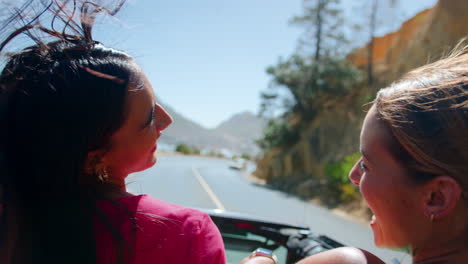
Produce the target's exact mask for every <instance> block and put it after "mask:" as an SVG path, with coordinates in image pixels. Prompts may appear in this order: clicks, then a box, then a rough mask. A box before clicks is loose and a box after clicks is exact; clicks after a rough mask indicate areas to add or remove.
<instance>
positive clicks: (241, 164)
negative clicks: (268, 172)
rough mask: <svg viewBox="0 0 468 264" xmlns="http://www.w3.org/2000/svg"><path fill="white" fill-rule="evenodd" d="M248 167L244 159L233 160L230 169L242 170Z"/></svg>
mask: <svg viewBox="0 0 468 264" xmlns="http://www.w3.org/2000/svg"><path fill="white" fill-rule="evenodd" d="M245 166H246V161H245V160H244V159H242V158H236V159H233V160H232V161H231V162H229V168H230V169H233V170H242V169H244V168H245Z"/></svg>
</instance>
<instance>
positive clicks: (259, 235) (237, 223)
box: [203, 210, 344, 264]
mask: <svg viewBox="0 0 468 264" xmlns="http://www.w3.org/2000/svg"><path fill="white" fill-rule="evenodd" d="M203 211H205V212H206V213H208V214H209V215H210V216H211V219H213V222H214V223H215V224H216V225H217V226H218V228H219V230H220V232H221V235H222V237H223V240H224V246H225V249H226V256H227V263H228V264H231V263H232V264H234V263H236V264H238V263H240V261H241V260H242V259H243V258H245V257H247V256H248V255H249V254H250V253H251V252H252V251H254V250H255V249H257V248H266V249H269V250H272V251H273V252H274V254H275V255H276V256H277V258H278V264H293V263H296V262H297V261H298V260H300V259H302V258H304V257H306V256H310V255H313V254H316V253H319V252H322V251H325V250H329V249H332V248H337V247H342V246H344V245H343V244H341V243H340V242H338V241H335V240H333V239H331V238H329V237H327V236H325V235H319V234H316V233H313V232H312V231H311V230H310V229H309V228H308V227H305V226H296V225H290V224H286V223H279V222H273V221H269V220H264V219H261V218H258V217H253V216H248V215H242V214H237V213H230V212H225V211H220V210H203Z"/></svg>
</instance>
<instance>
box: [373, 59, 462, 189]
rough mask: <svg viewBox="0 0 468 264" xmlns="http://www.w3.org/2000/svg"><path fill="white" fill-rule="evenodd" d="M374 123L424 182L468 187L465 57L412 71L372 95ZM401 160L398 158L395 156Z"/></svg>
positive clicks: (418, 178)
mask: <svg viewBox="0 0 468 264" xmlns="http://www.w3.org/2000/svg"><path fill="white" fill-rule="evenodd" d="M374 105H375V107H376V110H377V115H378V118H379V119H381V120H382V121H383V122H384V123H385V124H386V126H388V127H389V128H390V130H391V132H392V134H393V136H394V138H395V139H396V141H397V142H398V143H399V145H400V146H399V147H401V148H402V149H403V151H404V152H405V155H404V156H405V159H406V160H403V162H405V163H406V165H408V167H409V168H410V169H413V170H414V171H417V172H419V173H416V174H414V177H413V178H414V180H416V181H424V180H426V179H428V178H431V177H433V176H435V175H448V176H451V177H453V178H455V179H456V180H457V181H458V182H459V183H460V185H461V186H462V188H463V189H464V190H465V191H467V190H468V189H467V187H468V54H454V55H452V56H450V57H448V58H445V59H442V60H439V61H437V62H435V63H432V64H428V65H425V66H422V67H420V68H417V69H415V70H413V71H411V72H409V73H407V74H406V75H405V76H403V78H402V79H400V80H399V81H397V82H395V83H393V84H392V85H390V86H389V87H387V88H384V89H381V90H380V91H379V92H378V93H377V97H376V100H375V103H374ZM400 158H401V157H400Z"/></svg>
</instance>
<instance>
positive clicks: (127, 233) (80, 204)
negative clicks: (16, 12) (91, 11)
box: [0, 22, 225, 264]
mask: <svg viewBox="0 0 468 264" xmlns="http://www.w3.org/2000/svg"><path fill="white" fill-rule="evenodd" d="M83 25H84V27H83V28H82V29H81V30H82V32H83V34H82V35H81V36H75V37H71V36H70V35H66V34H64V33H57V32H55V31H52V30H48V29H45V28H42V27H40V26H36V28H39V29H40V30H42V31H43V32H45V33H47V34H50V35H53V36H54V37H58V38H59V40H57V41H53V42H48V43H44V42H39V41H38V42H37V44H36V45H33V46H31V47H28V48H25V49H23V50H21V51H19V52H15V53H13V54H12V55H11V56H10V58H9V59H8V61H7V63H6V66H5V67H4V69H3V71H2V73H1V75H0V89H1V95H0V105H1V108H0V109H1V112H0V117H1V118H0V120H1V141H0V142H1V145H0V146H1V153H2V160H1V168H2V170H1V172H0V187H1V193H2V197H1V199H0V201H1V211H0V213H1V222H0V228H1V230H0V263H2V264H16V263H20V264H23V263H24V264H30V263H47V264H53V263H54V264H55V263H57V264H58V263H76V264H84V263H97V264H103V263H109V264H111V263H112V264H113V263H132V264H140V263H145V264H146V263H164V264H171V263H172V264H179V263H197V264H209V263H216V264H218V263H225V256H224V249H223V242H222V239H221V236H220V234H219V231H218V229H217V228H216V226H215V225H214V224H213V222H212V221H211V219H210V218H209V216H207V215H206V214H204V213H201V212H199V211H196V210H193V209H188V208H184V207H181V206H176V205H172V204H168V203H165V202H163V201H160V200H157V199H155V198H152V197H150V196H147V195H139V196H135V195H132V194H130V193H128V192H127V191H126V189H125V178H126V177H127V175H128V174H130V173H133V172H137V171H141V170H144V169H147V168H149V167H151V166H153V165H154V164H155V163H156V150H157V140H158V138H159V137H160V135H161V132H162V131H163V130H164V129H165V128H166V127H167V126H168V125H169V124H170V123H171V122H172V119H171V117H170V116H169V114H168V113H167V112H166V111H165V110H164V109H163V108H162V107H161V105H159V104H158V103H157V100H156V98H155V96H154V93H153V89H152V87H151V84H150V83H149V82H148V79H147V78H146V76H145V74H144V73H143V71H142V70H141V68H140V67H138V65H137V64H136V63H135V62H134V61H133V59H132V58H131V57H130V56H129V55H127V54H126V53H123V52H120V51H117V50H114V49H110V48H107V47H105V46H103V45H101V44H99V43H97V42H95V41H93V40H92V39H91V38H90V36H91V34H90V30H91V26H90V25H89V24H86V22H85V23H84V24H83ZM32 29H34V28H33V27H28V26H26V27H23V28H22V30H24V31H25V32H28V33H30V32H29V31H30V30H32ZM17 32H18V31H17ZM17 32H15V33H14V34H12V35H11V36H12V37H10V38H8V39H7V40H6V42H8V41H10V40H11V39H12V38H13V37H14V36H16V35H17ZM33 40H35V41H37V39H33ZM2 44H4V43H2ZM3 46H4V45H2V47H3Z"/></svg>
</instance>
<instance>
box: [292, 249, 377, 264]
mask: <svg viewBox="0 0 468 264" xmlns="http://www.w3.org/2000/svg"><path fill="white" fill-rule="evenodd" d="M297 264H385V262H383V261H382V260H381V259H379V258H378V257H376V256H375V255H373V254H371V253H370V252H368V251H366V250H362V249H359V248H353V247H341V248H335V249H331V250H327V251H324V252H322V253H319V254H316V255H312V256H310V257H307V258H305V259H303V260H301V261H299V262H298V263H297Z"/></svg>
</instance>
